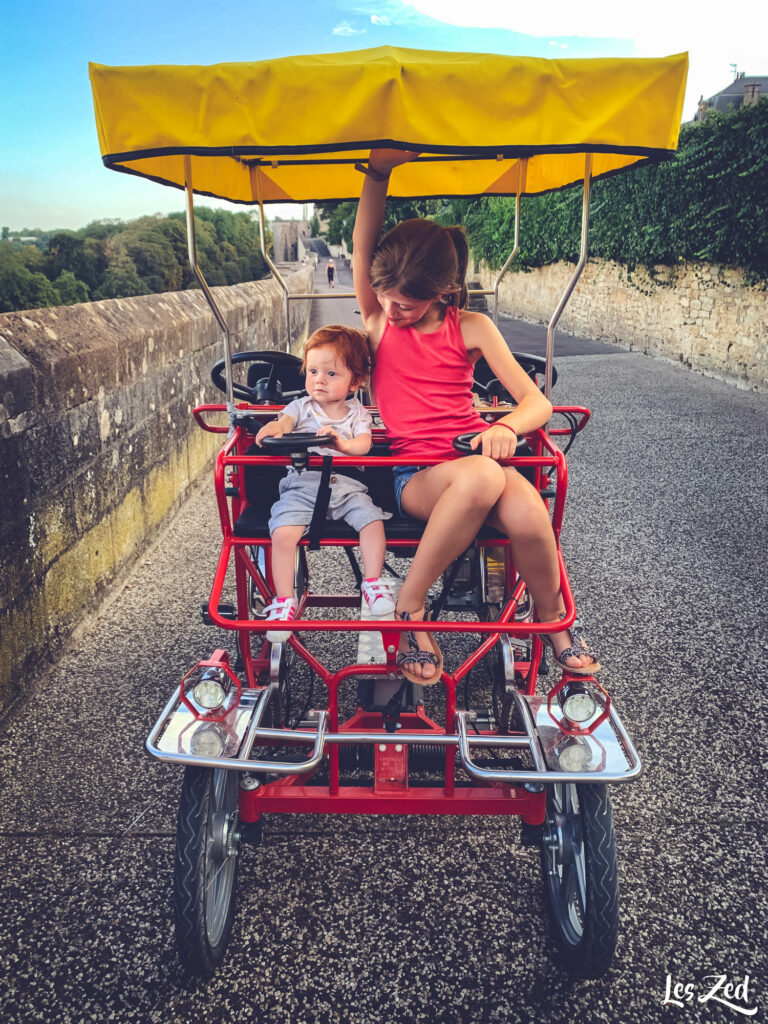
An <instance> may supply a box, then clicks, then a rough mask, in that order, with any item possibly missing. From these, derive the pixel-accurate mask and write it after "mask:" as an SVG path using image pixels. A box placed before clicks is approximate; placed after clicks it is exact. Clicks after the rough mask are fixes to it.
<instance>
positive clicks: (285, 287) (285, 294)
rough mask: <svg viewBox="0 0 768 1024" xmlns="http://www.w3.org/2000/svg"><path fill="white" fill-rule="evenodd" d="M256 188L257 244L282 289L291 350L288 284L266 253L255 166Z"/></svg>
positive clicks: (261, 200) (262, 201)
mask: <svg viewBox="0 0 768 1024" xmlns="http://www.w3.org/2000/svg"><path fill="white" fill-rule="evenodd" d="M256 190H257V192H258V196H257V201H258V204H259V245H260V246H261V255H262V256H263V257H264V262H265V263H266V264H267V266H268V267H269V269H270V270H271V271H272V276H273V277H274V278H275V280H276V281H277V283H278V284H279V285H280V287H281V288H282V290H283V305H284V307H285V324H286V329H287V331H288V345H287V348H286V350H285V351H286V352H290V351H291V317H290V313H289V312H288V285H287V284H286V283H285V279H284V278H283V276H282V274H281V273H280V271H279V270H278V269H277V267H276V266H275V264H274V263H273V262H272V260H271V259H270V258H269V254H268V253H267V232H266V228H265V227H264V200H263V198H262V195H261V168H260V167H257V168H256Z"/></svg>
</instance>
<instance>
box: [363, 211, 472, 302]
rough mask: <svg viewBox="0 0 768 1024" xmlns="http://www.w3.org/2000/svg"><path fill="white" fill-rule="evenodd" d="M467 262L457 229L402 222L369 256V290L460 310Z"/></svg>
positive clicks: (465, 247)
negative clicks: (438, 303)
mask: <svg viewBox="0 0 768 1024" xmlns="http://www.w3.org/2000/svg"><path fill="white" fill-rule="evenodd" d="M468 263H469V246H468V245H467V239H466V236H465V235H464V232H463V230H462V229H461V228H460V227H451V228H444V227H442V226H441V225H440V224H435V223H434V221H431V220H422V219H420V218H414V219H413V220H404V221H403V222H402V223H401V224H398V225H397V226H396V227H394V228H392V230H391V231H389V232H388V233H387V234H386V235H385V236H384V237H383V238H382V240H381V242H380V243H379V246H378V248H377V249H376V252H375V253H374V255H373V259H372V261H371V287H372V288H373V290H374V291H375V292H389V291H398V292H400V293H401V294H402V295H407V296H408V298H411V299H420V300H421V301H424V300H426V299H429V300H434V301H440V302H445V303H446V304H447V305H449V306H458V307H459V309H464V308H465V307H466V305H467V285H466V276H467V264H468Z"/></svg>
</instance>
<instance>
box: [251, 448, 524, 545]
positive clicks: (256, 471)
mask: <svg viewBox="0 0 768 1024" xmlns="http://www.w3.org/2000/svg"><path fill="white" fill-rule="evenodd" d="M245 454H246V455H263V454H264V449H263V448H258V447H257V446H256V445H255V444H253V445H251V446H250V447H249V448H248V449H247V450H246V453H245ZM371 454H372V455H377V454H378V455H389V454H390V451H389V448H388V447H387V446H384V445H374V447H373V449H372V451H371ZM284 475H285V467H284V466H245V467H244V478H245V496H246V499H247V501H248V505H247V507H246V508H245V509H244V510H243V512H242V513H241V515H240V516H239V517H238V519H237V522H236V523H235V527H234V532H235V536H236V537H265V536H267V534H268V533H269V525H268V524H269V512H270V509H271V508H272V505H273V504H274V503H275V502H276V501H277V497H278V487H279V484H280V480H281V479H282V477H283V476H284ZM365 484H366V487H367V488H368V493H369V494H370V496H371V499H372V501H373V502H374V503H375V504H376V505H378V506H379V508H381V509H383V510H384V511H385V512H391V513H392V518H391V519H387V520H385V521H384V532H385V533H386V535H387V538H388V539H390V540H414V541H418V540H419V539H420V537H421V535H422V533H423V532H424V527H425V525H426V524H425V523H423V522H422V521H421V520H420V519H413V518H412V517H411V516H401V515H400V514H399V512H398V511H397V504H396V502H395V488H394V483H393V479H392V469H391V467H390V466H382V467H381V468H380V469H379V468H378V467H376V466H368V467H367V468H366V470H365ZM323 537H325V538H327V539H329V540H353V539H354V538H356V537H357V531H356V530H353V529H352V527H351V526H347V524H346V523H345V522H344V521H343V520H331V519H328V520H326V523H325V526H324V527H323ZM478 538H479V539H480V540H491V539H505V538H504V535H503V534H502V533H500V532H499V531H498V530H495V529H494V528H493V527H492V526H484V527H483V529H482V530H481V531H480V533H479V534H478Z"/></svg>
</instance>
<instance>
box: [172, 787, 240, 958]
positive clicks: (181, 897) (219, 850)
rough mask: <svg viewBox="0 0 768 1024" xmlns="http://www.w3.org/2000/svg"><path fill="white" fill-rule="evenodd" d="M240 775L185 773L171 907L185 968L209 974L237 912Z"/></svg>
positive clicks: (221, 951)
mask: <svg viewBox="0 0 768 1024" xmlns="http://www.w3.org/2000/svg"><path fill="white" fill-rule="evenodd" d="M237 790H238V773H237V772H232V771H225V770H223V769H220V768H194V767H189V768H186V769H185V771H184V781H183V783H182V787H181V799H180V801H179V817H178V822H177V828H176V856H175V858H174V872H173V905H174V913H175V918H176V944H177V947H178V950H179V957H180V958H181V962H182V964H183V965H184V967H185V968H186V969H187V970H188V971H189V972H190V973H191V974H195V975H199V976H202V977H206V976H208V975H210V974H212V973H213V972H214V971H215V970H216V968H217V967H218V966H219V964H220V963H221V961H222V959H223V957H224V952H225V950H226V947H227V942H228V941H229V936H230V932H231V931H232V922H233V920H234V916H235V888H236V883H237V865H238V853H239V850H238V846H239V841H240V836H239V827H240V826H239V817H238V813H237V807H238V800H237Z"/></svg>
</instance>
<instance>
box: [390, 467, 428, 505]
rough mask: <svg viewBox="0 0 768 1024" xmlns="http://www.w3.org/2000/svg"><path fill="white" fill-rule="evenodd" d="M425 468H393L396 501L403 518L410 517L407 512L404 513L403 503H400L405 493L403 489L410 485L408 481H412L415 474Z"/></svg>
mask: <svg viewBox="0 0 768 1024" xmlns="http://www.w3.org/2000/svg"><path fill="white" fill-rule="evenodd" d="M423 468H424V467H423V466H393V467H392V476H393V477H394V482H395V500H396V501H397V511H398V512H399V513H400V515H401V516H407V515H408V513H407V512H403V506H402V503H401V501H400V497H401V495H402V493H403V488H404V487H405V485H406V484H407V483H408V481H409V480H410V479H411V477H412V476H413V475H414V473H418V472H419V470H421V469H423Z"/></svg>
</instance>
